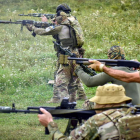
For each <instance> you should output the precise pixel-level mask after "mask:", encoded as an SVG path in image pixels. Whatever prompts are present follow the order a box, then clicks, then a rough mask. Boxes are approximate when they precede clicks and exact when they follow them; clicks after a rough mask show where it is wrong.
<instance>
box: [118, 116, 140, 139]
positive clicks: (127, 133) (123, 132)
mask: <svg viewBox="0 0 140 140" xmlns="http://www.w3.org/2000/svg"><path fill="white" fill-rule="evenodd" d="M119 131H120V140H140V115H134V116H125V117H123V118H120V119H119Z"/></svg>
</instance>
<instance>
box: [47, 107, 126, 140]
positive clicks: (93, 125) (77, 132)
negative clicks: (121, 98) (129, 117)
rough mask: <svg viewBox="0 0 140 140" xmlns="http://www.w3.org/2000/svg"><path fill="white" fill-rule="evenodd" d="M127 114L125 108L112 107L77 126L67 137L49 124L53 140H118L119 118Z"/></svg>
mask: <svg viewBox="0 0 140 140" xmlns="http://www.w3.org/2000/svg"><path fill="white" fill-rule="evenodd" d="M123 116H125V111H124V110H123V109H110V110H107V111H104V112H102V113H99V114H96V115H94V116H92V117H90V118H89V119H88V120H87V121H85V122H84V123H83V124H82V125H81V126H79V127H77V128H76V129H74V130H73V131H71V134H70V135H69V136H68V137H66V136H64V135H63V134H62V133H61V132H60V131H59V130H58V129H57V128H56V127H52V125H49V126H48V128H49V131H50V133H51V134H52V139H53V140H95V139H96V138H99V139H100V140H107V139H109V140H118V139H119V130H118V119H120V118H122V117H123Z"/></svg>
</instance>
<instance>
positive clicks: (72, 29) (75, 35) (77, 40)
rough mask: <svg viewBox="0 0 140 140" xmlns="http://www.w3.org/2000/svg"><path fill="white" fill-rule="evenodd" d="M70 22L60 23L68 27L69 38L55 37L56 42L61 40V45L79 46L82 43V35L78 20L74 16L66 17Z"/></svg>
mask: <svg viewBox="0 0 140 140" xmlns="http://www.w3.org/2000/svg"><path fill="white" fill-rule="evenodd" d="M68 20H69V22H70V24H61V25H65V26H67V27H68V28H69V35H70V38H68V39H61V40H60V39H59V38H58V37H56V39H57V42H61V45H62V47H67V46H71V47H72V48H81V47H82V45H83V44H84V35H83V31H82V29H81V26H80V24H79V22H78V21H77V20H76V19H75V18H74V17H68Z"/></svg>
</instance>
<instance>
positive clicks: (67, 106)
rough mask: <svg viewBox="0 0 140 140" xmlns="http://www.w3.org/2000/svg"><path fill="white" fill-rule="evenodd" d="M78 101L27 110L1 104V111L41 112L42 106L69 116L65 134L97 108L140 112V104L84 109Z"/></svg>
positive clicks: (56, 114) (57, 116)
mask: <svg viewBox="0 0 140 140" xmlns="http://www.w3.org/2000/svg"><path fill="white" fill-rule="evenodd" d="M75 106H76V102H73V103H69V101H68V98H65V99H63V100H62V102H61V104H60V106H58V107H43V106H40V107H27V110H17V109H16V108H15V104H13V105H12V108H10V107H4V106H0V113H25V114H27V113H29V114H41V112H40V108H44V109H46V110H47V111H48V112H50V113H51V114H52V116H53V117H56V118H67V119H69V121H68V125H67V128H66V130H65V133H64V135H67V136H68V135H69V134H70V132H71V130H73V129H75V128H76V127H77V125H78V123H79V124H82V120H87V119H89V117H92V116H93V115H95V114H96V112H95V110H102V111H104V110H108V109H120V108H130V107H131V113H132V114H134V115H136V114H140V106H138V105H134V106H129V105H126V106H118V107H107V108H98V109H91V110H83V109H75ZM133 107H134V108H133ZM45 134H49V130H48V128H45Z"/></svg>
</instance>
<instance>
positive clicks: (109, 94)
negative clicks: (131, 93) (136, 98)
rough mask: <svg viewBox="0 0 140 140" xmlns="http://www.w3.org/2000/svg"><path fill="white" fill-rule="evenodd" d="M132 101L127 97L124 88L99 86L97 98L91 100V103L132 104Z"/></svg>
mask: <svg viewBox="0 0 140 140" xmlns="http://www.w3.org/2000/svg"><path fill="white" fill-rule="evenodd" d="M131 100H132V98H130V97H127V96H126V95H125V89H124V87H123V86H122V85H116V84H106V85H104V86H98V87H97V90H96V94H95V96H94V97H93V98H91V99H89V101H90V102H95V103H98V104H112V103H121V102H124V101H128V102H131Z"/></svg>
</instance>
